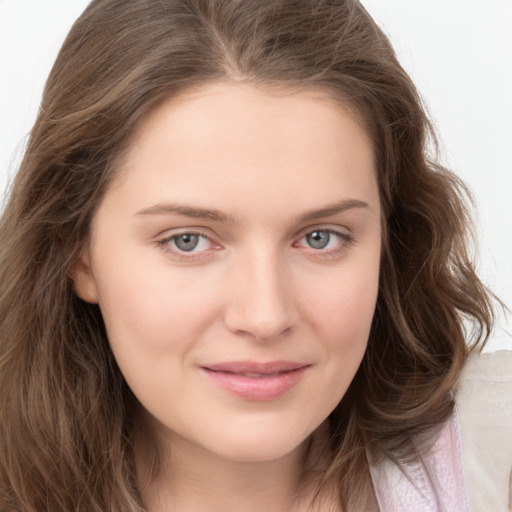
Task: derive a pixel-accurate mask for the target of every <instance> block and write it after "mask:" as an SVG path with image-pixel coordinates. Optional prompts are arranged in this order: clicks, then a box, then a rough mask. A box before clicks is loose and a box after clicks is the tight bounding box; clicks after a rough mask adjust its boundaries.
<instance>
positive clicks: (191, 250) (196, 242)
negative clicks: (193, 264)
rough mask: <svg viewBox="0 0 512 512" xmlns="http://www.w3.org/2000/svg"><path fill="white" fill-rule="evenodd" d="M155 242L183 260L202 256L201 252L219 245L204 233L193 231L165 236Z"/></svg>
mask: <svg viewBox="0 0 512 512" xmlns="http://www.w3.org/2000/svg"><path fill="white" fill-rule="evenodd" d="M157 244H158V245H159V246H160V247H162V249H163V250H164V251H165V252H168V253H170V254H171V255H174V256H176V257H177V258H180V259H184V260H185V259H194V258H197V257H202V256H203V255H204V254H203V253H207V252H208V251H209V250H211V249H216V248H218V247H219V246H218V245H216V244H215V243H214V242H213V241H212V240H211V239H210V238H208V237H207V236H206V235H203V234H202V233H197V232H193V231H189V232H182V233H178V234H175V235H171V236H167V237H166V238H163V239H162V240H158V242H157Z"/></svg>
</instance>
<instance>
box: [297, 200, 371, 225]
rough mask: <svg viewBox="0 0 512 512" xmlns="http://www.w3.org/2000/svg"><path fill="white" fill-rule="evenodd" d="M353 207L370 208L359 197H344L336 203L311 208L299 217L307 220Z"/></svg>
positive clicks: (301, 220) (320, 217)
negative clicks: (316, 208)
mask: <svg viewBox="0 0 512 512" xmlns="http://www.w3.org/2000/svg"><path fill="white" fill-rule="evenodd" d="M354 208H370V206H369V204H368V203H366V202H365V201H361V200H359V199H345V200H343V201H340V202H338V203H333V204H330V205H327V206H326V207H325V208H320V209H319V210H311V211H309V212H306V213H305V214H304V215H302V216H301V217H300V219H299V221H300V222H309V221H312V220H317V219H322V218H324V217H331V216H333V215H337V214H338V213H343V212H345V211H347V210H352V209H354Z"/></svg>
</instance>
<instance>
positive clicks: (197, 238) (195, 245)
mask: <svg viewBox="0 0 512 512" xmlns="http://www.w3.org/2000/svg"><path fill="white" fill-rule="evenodd" d="M167 243H168V244H169V245H171V246H172V248H173V249H175V250H178V251H180V252H198V251H203V250H206V249H208V247H209V245H210V240H209V239H208V238H207V237H205V236H204V235H201V234H199V233H181V234H180V235H174V236H173V237H172V238H170V239H169V240H168V241H167Z"/></svg>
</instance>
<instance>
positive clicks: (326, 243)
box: [294, 229, 354, 257]
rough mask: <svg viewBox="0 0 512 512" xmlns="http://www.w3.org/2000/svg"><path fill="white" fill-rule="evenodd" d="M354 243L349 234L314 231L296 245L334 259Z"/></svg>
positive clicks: (334, 231)
mask: <svg viewBox="0 0 512 512" xmlns="http://www.w3.org/2000/svg"><path fill="white" fill-rule="evenodd" d="M353 241H354V240H353V238H352V236H351V235H349V234H347V233H343V232H340V231H336V230H333V229H314V230H313V231H309V232H307V233H305V234H304V235H303V236H302V237H301V238H300V239H299V240H297V242H295V244H294V245H295V247H304V248H306V249H310V250H311V249H312V250H313V253H314V254H318V255H324V256H333V257H334V256H337V255H339V254H340V253H341V252H343V251H344V250H346V249H347V248H348V246H349V245H350V244H351V243H353Z"/></svg>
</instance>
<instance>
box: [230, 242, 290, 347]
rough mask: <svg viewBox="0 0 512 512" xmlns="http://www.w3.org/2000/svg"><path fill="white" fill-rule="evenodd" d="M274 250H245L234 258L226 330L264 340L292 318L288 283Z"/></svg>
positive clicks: (267, 247) (282, 329) (284, 270)
mask: <svg viewBox="0 0 512 512" xmlns="http://www.w3.org/2000/svg"><path fill="white" fill-rule="evenodd" d="M288 274H289V273H288V272H287V268H286V263H285V261H284V259H283V258H282V256H281V254H280V253H279V251H278V249H276V248H275V247H271V246H270V247H269V246H268V245H267V246H262V245H261V244H259V245H258V246H257V247H254V246H252V247H248V248H247V249H246V250H244V251H241V253H240V254H239V255H238V257H237V261H236V263H235V268H234V269H233V273H232V279H231V290H230V291H231V293H230V295H231V298H230V300H229V304H228V310H227V311H226V323H227V325H228V327H229V329H230V330H232V331H233V332H238V333H245V334H250V335H252V336H253V337H255V338H257V339H259V340H264V339H270V338H273V337H276V336H278V335H280V334H282V333H284V332H285V331H287V330H289V328H290V327H291V326H292V324H293V322H294V318H295V307H294V304H293V294H292V293H291V292H292V290H291V287H292V283H291V281H290V279H289V275H288Z"/></svg>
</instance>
